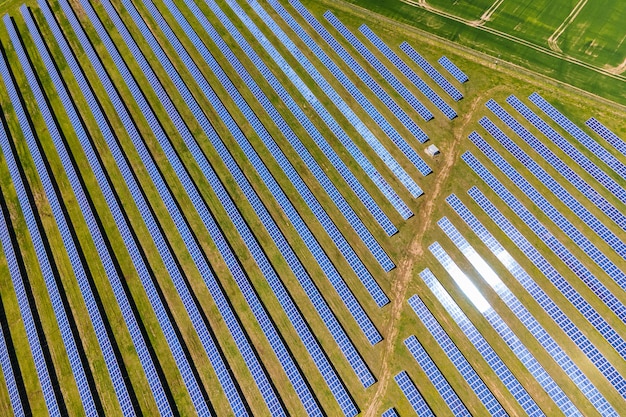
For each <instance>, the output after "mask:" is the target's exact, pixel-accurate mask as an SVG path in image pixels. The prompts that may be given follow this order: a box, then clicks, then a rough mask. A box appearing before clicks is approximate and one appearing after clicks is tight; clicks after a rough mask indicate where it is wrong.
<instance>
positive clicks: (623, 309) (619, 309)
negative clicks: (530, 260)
mask: <svg viewBox="0 0 626 417" xmlns="http://www.w3.org/2000/svg"><path fill="white" fill-rule="evenodd" d="M461 158H462V159H463V160H464V161H465V162H466V163H467V164H468V165H469V166H470V167H471V168H472V170H474V172H476V173H477V174H478V175H479V176H480V177H481V179H483V181H485V183H487V185H489V187H491V189H493V190H494V192H495V193H496V194H498V196H500V198H502V200H503V201H504V202H505V203H506V204H507V205H508V206H509V207H510V208H511V209H512V210H513V211H514V212H515V213H516V214H517V215H518V216H519V217H520V218H521V219H522V221H523V222H524V223H526V225H528V227H530V229H531V230H533V232H534V233H535V234H536V235H537V236H538V237H539V238H540V239H541V240H542V241H543V242H544V243H545V244H546V245H547V246H548V247H549V248H550V249H551V250H552V251H553V252H554V253H555V254H556V255H557V256H558V257H559V258H560V259H561V260H562V261H563V262H564V263H565V264H566V265H567V266H568V267H569V268H570V269H571V271H572V272H574V273H575V274H576V276H578V277H579V278H580V279H581V280H582V281H583V282H584V283H585V284H586V285H587V286H589V288H590V289H591V290H592V291H593V292H594V294H596V295H597V296H598V297H599V298H600V299H601V300H602V301H603V302H604V303H605V304H606V306H607V307H609V308H610V309H611V311H613V312H614V313H615V314H616V315H617V316H618V317H620V319H622V320H625V319H626V306H624V304H623V303H622V302H621V301H620V300H619V299H618V298H617V297H616V296H615V295H614V294H613V293H611V291H610V290H609V289H608V288H607V287H606V286H605V285H604V284H603V283H602V282H601V281H600V280H599V279H598V278H597V277H596V276H594V275H593V274H592V273H591V271H589V270H588V269H587V267H586V266H584V265H583V264H582V263H581V262H580V260H578V258H576V257H575V256H574V255H573V254H572V253H571V251H570V250H569V249H567V247H566V246H565V245H564V244H563V243H561V242H560V241H559V240H557V239H556V238H555V237H554V235H552V233H550V231H549V230H548V229H547V228H546V227H545V226H544V225H543V224H542V223H540V222H539V221H538V220H537V218H536V217H535V216H534V215H533V214H532V213H531V212H530V211H529V210H528V209H527V208H525V207H524V206H523V205H522V204H521V203H520V201H519V200H518V199H517V198H516V197H515V196H514V195H513V194H512V193H511V192H510V191H509V190H507V189H506V188H505V187H504V186H503V185H502V183H500V181H498V180H497V179H496V178H495V177H494V176H493V174H491V172H489V171H488V170H487V168H485V166H484V165H483V164H482V163H481V162H480V161H478V160H477V159H476V158H475V157H474V155H472V154H471V153H470V152H469V151H468V152H465V153H464V154H463V155H462V156H461Z"/></svg>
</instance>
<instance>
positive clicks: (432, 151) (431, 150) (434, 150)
mask: <svg viewBox="0 0 626 417" xmlns="http://www.w3.org/2000/svg"><path fill="white" fill-rule="evenodd" d="M426 153H427V154H428V155H430V156H435V155H439V148H438V147H436V146H435V145H428V146H427V147H426Z"/></svg>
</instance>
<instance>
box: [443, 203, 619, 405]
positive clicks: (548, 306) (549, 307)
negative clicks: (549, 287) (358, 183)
mask: <svg viewBox="0 0 626 417" xmlns="http://www.w3.org/2000/svg"><path fill="white" fill-rule="evenodd" d="M446 201H447V202H448V204H450V206H451V207H452V208H453V209H454V211H456V213H457V214H458V215H459V216H460V217H461V218H462V219H463V220H464V221H465V223H466V224H467V225H468V226H470V228H471V229H472V231H474V233H476V234H477V235H478V237H479V238H480V239H481V241H482V242H483V243H484V244H485V245H486V246H487V247H488V248H489V250H490V251H491V252H492V253H493V254H494V255H495V256H496V257H497V258H498V259H499V260H500V261H501V262H502V264H503V265H504V266H505V267H506V268H507V269H508V271H509V272H510V273H511V275H512V276H513V277H514V278H515V279H517V280H518V282H519V283H520V284H521V285H522V286H523V287H524V288H525V289H526V291H528V293H529V294H530V295H531V296H532V298H533V299H534V300H535V301H536V302H537V303H538V304H539V305H540V306H541V307H542V308H543V310H544V311H545V312H546V313H547V314H548V315H549V316H550V317H551V318H552V319H553V320H554V322H555V323H556V324H557V325H558V326H559V327H560V328H561V330H563V332H565V334H567V336H568V337H569V338H570V339H571V340H572V341H573V342H574V343H575V344H576V346H578V348H579V349H580V350H581V351H582V352H583V353H584V354H585V355H586V356H587V358H589V360H591V362H593V364H594V365H596V367H597V368H598V370H600V372H601V373H602V374H603V375H604V376H605V377H606V379H607V380H608V381H609V382H610V383H611V385H613V387H614V388H615V389H616V390H617V392H619V393H620V394H621V395H622V397H624V398H626V380H625V379H624V378H623V377H622V375H620V373H619V372H618V371H617V369H616V367H615V366H613V365H611V364H610V363H609V362H608V361H607V359H606V357H605V356H604V355H603V354H602V353H601V352H600V351H598V349H597V348H596V347H595V346H594V345H593V344H592V343H591V341H590V340H589V339H588V338H587V336H585V334H584V333H582V332H581V331H580V328H579V326H578V325H575V324H574V323H573V322H572V321H571V320H570V318H569V317H567V316H566V315H565V313H563V311H562V310H561V309H560V308H559V307H558V306H557V305H556V303H555V302H554V301H553V300H552V299H551V298H550V297H549V296H548V294H546V293H545V291H543V289H541V287H539V285H537V283H536V282H535V280H534V279H533V278H532V277H531V276H530V275H528V273H527V272H526V271H525V270H524V269H523V268H522V267H521V265H520V264H519V263H517V261H516V260H515V259H513V257H512V256H511V255H510V254H509V252H507V251H506V250H505V249H504V247H502V245H501V244H500V243H499V242H498V241H497V240H496V239H495V238H494V237H493V235H492V234H491V233H490V232H489V231H488V230H487V229H486V228H485V227H484V226H483V225H482V224H481V223H480V221H479V220H478V219H477V218H476V217H475V216H474V215H473V214H472V213H471V212H470V211H469V210H468V209H467V207H466V206H465V205H464V204H463V203H462V202H461V200H459V199H458V197H456V196H455V195H450V196H449V197H448V198H447V199H446ZM507 235H508V233H507ZM509 236H511V235H509ZM529 255H530V254H529Z"/></svg>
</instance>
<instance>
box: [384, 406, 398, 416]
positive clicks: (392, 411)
mask: <svg viewBox="0 0 626 417" xmlns="http://www.w3.org/2000/svg"><path fill="white" fill-rule="evenodd" d="M380 417H398V413H397V412H396V409H395V408H393V407H392V408H388V409H387V410H386V411H385V412H383V413H382V414H381V415H380Z"/></svg>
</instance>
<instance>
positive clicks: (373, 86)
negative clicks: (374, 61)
mask: <svg viewBox="0 0 626 417" xmlns="http://www.w3.org/2000/svg"><path fill="white" fill-rule="evenodd" d="M289 3H290V4H291V5H292V6H293V7H294V8H295V9H296V10H297V11H298V13H300V15H301V16H302V17H303V18H304V20H306V21H307V23H308V24H309V25H311V27H312V28H313V29H314V30H315V31H316V32H317V33H318V34H319V35H320V36H321V37H322V38H323V39H324V40H325V41H326V43H327V44H328V46H330V48H331V49H332V50H333V51H335V53H337V55H339V57H340V58H341V59H342V60H343V61H344V62H345V63H346V65H348V67H350V69H351V70H352V71H353V72H354V73H355V74H356V75H357V76H358V77H359V80H361V82H362V83H363V84H364V85H366V86H367V87H368V88H369V89H370V91H371V92H372V93H373V94H374V95H375V96H376V97H378V98H379V99H380V100H381V102H382V103H383V104H384V105H385V106H386V107H387V109H389V111H390V112H391V113H392V114H393V115H394V116H395V117H396V118H397V119H398V120H399V121H400V122H401V123H402V124H403V125H404V126H405V127H406V128H407V129H408V130H409V131H410V132H411V134H412V135H413V136H414V137H415V138H416V139H417V140H418V141H420V142H421V143H424V142H426V141H427V140H428V136H427V135H426V133H425V132H424V131H423V130H422V129H421V128H420V127H419V126H418V125H417V123H415V121H414V120H413V119H412V118H411V117H410V116H409V115H408V114H407V113H406V112H405V111H404V110H403V109H402V107H400V106H399V105H398V103H397V102H396V101H395V100H394V99H393V98H392V97H391V96H390V95H389V93H387V91H386V90H385V89H384V88H382V87H381V85H380V84H379V83H378V82H377V81H376V80H375V79H374V78H373V77H372V76H370V75H369V74H368V72H367V71H366V70H365V69H364V68H363V66H361V64H359V63H358V62H357V61H356V59H354V58H353V57H352V55H351V54H350V53H349V52H348V51H347V50H346V48H344V47H343V45H341V44H340V43H339V42H338V41H337V39H335V37H334V36H333V35H332V34H331V33H330V32H329V31H328V30H326V28H325V27H324V26H323V25H322V24H321V23H320V22H319V21H318V20H317V19H316V18H315V17H314V16H313V15H312V14H311V13H310V12H309V11H308V10H307V9H306V8H305V7H304V6H303V5H302V3H300V2H299V1H298V0H290V1H289ZM339 25H341V23H339ZM338 27H339V26H338ZM342 27H343V25H342ZM343 29H345V30H346V31H347V30H348V29H346V28H345V27H343ZM425 174H426V173H425Z"/></svg>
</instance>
